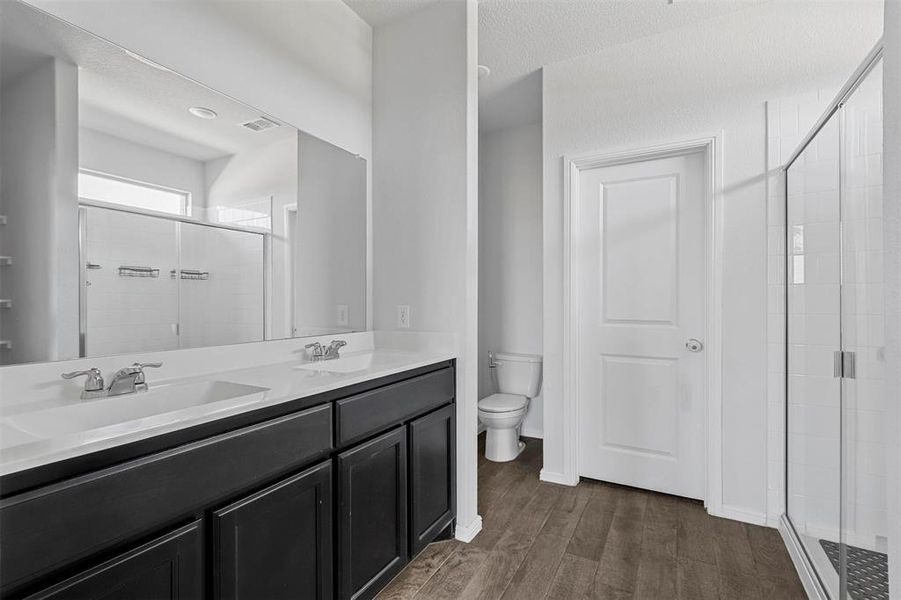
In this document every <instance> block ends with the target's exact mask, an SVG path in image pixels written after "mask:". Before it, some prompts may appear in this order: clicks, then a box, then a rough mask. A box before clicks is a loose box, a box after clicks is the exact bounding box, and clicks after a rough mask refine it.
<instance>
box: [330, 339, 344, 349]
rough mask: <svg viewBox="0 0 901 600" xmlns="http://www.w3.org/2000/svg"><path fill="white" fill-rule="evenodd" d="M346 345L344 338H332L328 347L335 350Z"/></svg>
mask: <svg viewBox="0 0 901 600" xmlns="http://www.w3.org/2000/svg"><path fill="white" fill-rule="evenodd" d="M346 345H347V342H345V341H344V340H332V343H331V344H329V348H334V349H336V350H337V349H338V348H343V347H344V346H346Z"/></svg>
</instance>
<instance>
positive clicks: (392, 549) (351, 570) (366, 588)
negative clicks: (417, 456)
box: [337, 427, 408, 600]
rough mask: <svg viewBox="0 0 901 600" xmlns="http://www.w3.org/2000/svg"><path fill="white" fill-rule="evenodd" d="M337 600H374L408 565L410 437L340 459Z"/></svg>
mask: <svg viewBox="0 0 901 600" xmlns="http://www.w3.org/2000/svg"><path fill="white" fill-rule="evenodd" d="M337 464H338V511H337V515H338V564H339V569H338V598H339V599H340V600H349V599H350V598H354V599H356V598H371V597H373V596H375V594H376V592H378V591H379V590H380V589H381V588H382V587H384V586H385V584H386V583H388V582H389V581H391V578H392V577H394V576H395V575H396V574H397V573H398V572H399V571H400V570H401V569H402V568H403V566H404V564H405V563H406V561H407V555H408V552H407V531H408V529H407V522H408V521H407V431H406V427H398V428H396V429H393V430H391V431H390V432H388V433H386V434H384V435H381V436H379V437H377V438H375V439H374V440H371V441H368V442H364V443H363V444H360V445H359V446H356V447H355V448H353V449H351V450H348V451H346V452H342V453H341V454H339V455H338V459H337Z"/></svg>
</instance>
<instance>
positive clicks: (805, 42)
mask: <svg viewBox="0 0 901 600" xmlns="http://www.w3.org/2000/svg"><path fill="white" fill-rule="evenodd" d="M849 25H850V26H849ZM880 31H881V16H880V15H879V6H878V5H875V4H874V3H854V2H848V3H832V4H829V5H824V4H822V3H815V4H806V3H768V4H764V5H760V6H756V7H754V8H751V9H748V10H744V11H740V12H737V13H734V14H732V15H729V16H726V17H722V18H718V19H714V20H710V21H706V22H704V23H701V24H698V25H693V26H689V27H684V28H681V29H679V30H676V31H673V32H668V33H665V34H661V35H657V36H652V37H649V38H644V39H642V40H639V41H637V42H633V43H630V44H625V45H622V46H618V47H615V48H611V49H609V50H607V51H604V52H602V53H600V54H598V55H595V56H592V57H586V58H581V59H576V60H573V61H569V62H566V63H558V64H555V65H551V66H548V67H545V68H544V74H543V76H544V86H543V95H544V104H543V119H544V129H543V136H544V214H543V221H544V335H543V342H544V357H545V363H544V371H545V384H544V395H545V410H544V427H545V430H544V435H545V445H544V448H545V465H544V468H545V470H546V471H549V472H551V473H562V472H563V469H564V438H563V436H564V429H563V420H562V414H561V411H559V410H554V408H553V407H554V406H555V405H557V403H559V398H560V394H561V390H562V377H563V365H562V359H561V352H562V327H563V320H562V306H563V305H562V292H561V290H562V282H563V273H562V265H563V256H562V234H563V227H564V226H565V224H564V223H563V212H562V207H563V197H562V194H563V172H562V164H563V162H562V156H563V155H564V154H566V153H580V152H589V151H610V150H614V149H618V148H640V147H643V146H649V145H654V144H655V143H660V142H661V141H668V140H674V139H692V138H696V137H698V136H703V135H710V134H711V133H714V132H716V131H719V130H722V131H723V134H724V140H725V143H724V146H725V149H724V165H723V177H724V182H723V183H724V202H723V211H722V220H723V236H722V241H723V263H724V264H723V279H722V288H723V295H722V300H723V302H722V313H723V323H722V340H723V349H722V362H723V370H722V397H723V416H722V438H723V442H724V448H723V456H722V459H723V465H724V468H723V473H722V478H723V489H722V497H720V498H708V501H709V502H710V503H711V504H712V505H714V506H716V505H722V507H723V511H724V512H726V513H728V514H729V515H730V516H734V517H740V518H744V519H748V520H752V521H757V522H764V521H765V520H766V507H767V504H766V492H767V452H766V448H767V421H766V417H767V405H766V402H767V395H766V378H767V363H766V356H767V354H766V350H767V346H766V343H767V340H766V322H767V321H766V319H767V303H766V300H767V298H766V281H767V279H766V277H767V274H766V251H767V248H766V241H767V213H766V211H767V209H766V185H765V181H766V120H765V106H764V103H765V101H766V100H767V99H768V98H773V97H780V96H784V95H790V94H793V93H800V92H802V91H807V90H810V89H816V88H818V87H823V86H828V85H830V84H831V83H832V81H834V80H835V79H839V80H841V79H843V78H844V77H846V76H847V75H848V74H850V73H851V72H852V71H853V69H854V68H855V67H856V65H857V63H859V61H860V60H861V59H862V58H863V56H864V55H865V54H866V52H867V51H868V50H869V48H870V46H871V45H872V44H873V43H874V42H875V40H876V39H877V38H878V37H879V35H880ZM711 49H716V51H711Z"/></svg>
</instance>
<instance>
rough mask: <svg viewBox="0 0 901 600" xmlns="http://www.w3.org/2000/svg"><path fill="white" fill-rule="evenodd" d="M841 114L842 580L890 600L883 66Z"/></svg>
mask: <svg viewBox="0 0 901 600" xmlns="http://www.w3.org/2000/svg"><path fill="white" fill-rule="evenodd" d="M841 115H842V156H841V159H842V160H841V162H842V186H841V223H842V230H841V242H842V299H841V308H842V312H841V327H842V350H843V351H844V353H845V354H844V357H845V365H844V367H845V372H844V378H843V379H842V380H841V381H842V440H843V444H842V488H843V493H842V541H843V542H844V543H845V547H844V554H845V559H846V561H845V572H844V575H845V577H844V578H843V582H842V583H843V588H844V589H843V591H844V592H845V597H849V598H853V599H855V600H857V599H870V598H874V599H879V598H886V599H887V598H888V597H889V594H888V580H887V573H888V557H887V554H886V552H887V545H888V539H887V535H888V522H887V515H886V512H887V504H886V500H887V498H886V489H887V487H886V464H885V461H886V457H887V455H888V446H887V441H888V440H887V439H886V433H885V430H884V428H883V424H884V423H885V421H886V418H887V417H888V415H887V414H886V406H885V398H884V395H883V388H882V379H883V370H884V368H885V359H884V356H883V354H884V344H885V342H884V339H883V335H884V330H885V320H884V312H883V291H882V284H883V271H882V264H883V262H882V249H883V244H882V63H881V61H880V62H879V63H878V64H877V65H876V66H875V67H874V68H873V70H872V71H871V72H870V73H869V75H868V76H867V78H866V79H865V80H864V81H863V82H862V83H861V84H860V86H859V87H858V88H857V89H856V90H855V91H854V93H853V94H852V95H851V96H850V97H849V98H848V99H847V100H846V102H845V103H844V105H843V107H842V109H841Z"/></svg>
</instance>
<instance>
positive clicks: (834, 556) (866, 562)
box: [820, 540, 889, 600]
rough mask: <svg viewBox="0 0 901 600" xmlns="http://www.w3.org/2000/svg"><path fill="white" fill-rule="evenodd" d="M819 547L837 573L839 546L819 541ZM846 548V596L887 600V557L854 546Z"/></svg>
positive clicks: (855, 598)
mask: <svg viewBox="0 0 901 600" xmlns="http://www.w3.org/2000/svg"><path fill="white" fill-rule="evenodd" d="M820 545H821V546H822V547H823V551H824V552H825V553H826V556H828V557H829V561H830V562H831V563H832V566H833V567H835V570H836V572H838V570H839V551H840V547H839V545H838V544H837V543H836V542H830V541H828V540H820ZM847 548H848V550H847V553H848V595H849V596H851V598H852V599H853V600H889V595H888V555H886V554H883V553H881V552H874V551H872V550H865V549H863V548H857V547H855V546H848V547H847Z"/></svg>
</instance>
